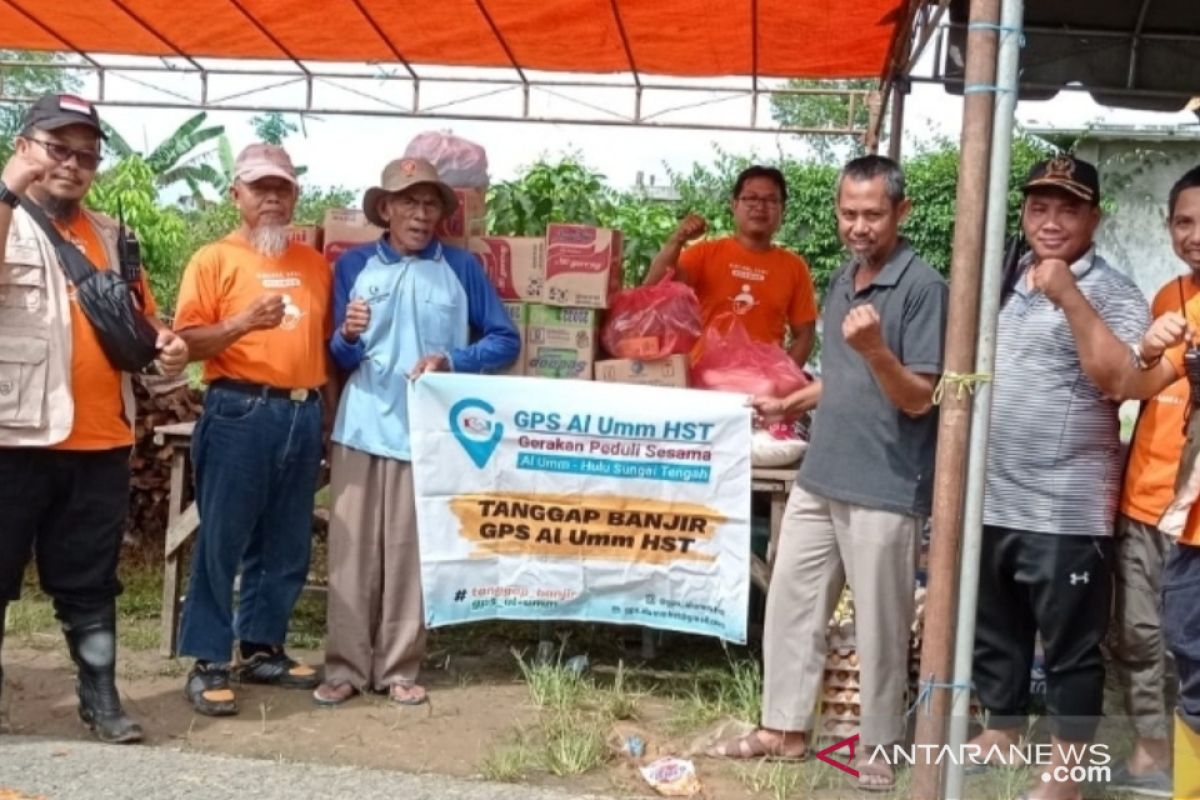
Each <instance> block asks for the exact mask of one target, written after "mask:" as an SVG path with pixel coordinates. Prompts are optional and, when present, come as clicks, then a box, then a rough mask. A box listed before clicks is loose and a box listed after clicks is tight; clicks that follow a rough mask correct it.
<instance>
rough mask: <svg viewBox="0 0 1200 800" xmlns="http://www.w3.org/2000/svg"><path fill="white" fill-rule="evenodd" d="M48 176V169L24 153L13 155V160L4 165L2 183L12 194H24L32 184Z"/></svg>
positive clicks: (1, 175) (0, 179)
mask: <svg viewBox="0 0 1200 800" xmlns="http://www.w3.org/2000/svg"><path fill="white" fill-rule="evenodd" d="M45 176H46V168H45V167H43V166H42V165H41V164H39V163H38V162H36V161H34V160H33V159H32V158H30V157H29V156H27V155H25V154H23V153H13V156H12V158H10V159H9V160H8V163H7V164H5V165H4V172H3V173H2V174H0V181H3V183H4V185H5V186H7V187H8V190H9V191H10V192H16V193H17V194H24V193H25V190H26V189H28V188H29V187H30V186H31V185H32V184H35V183H37V182H38V181H40V180H41V179H42V178H44V177H45Z"/></svg>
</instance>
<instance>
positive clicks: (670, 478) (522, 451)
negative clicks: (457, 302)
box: [409, 374, 750, 642]
mask: <svg viewBox="0 0 1200 800" xmlns="http://www.w3.org/2000/svg"><path fill="white" fill-rule="evenodd" d="M411 387H412V388H411V389H410V397H409V419H410V420H411V425H412V444H413V475H414V480H415V484H416V494H417V519H418V525H419V528H420V539H421V580H422V586H423V588H424V596H425V621H426V624H427V625H429V626H430V627H437V626H440V625H451V624H454V623H459V622H474V621H477V620H484V619H495V618H505V619H539V620H541V619H566V620H588V621H592V622H611V623H619V624H628V625H642V626H647V627H653V628H665V629H668V630H675V631H684V632H687V633H700V634H706V635H710V636H719V637H721V638H722V639H727V640H729V641H732V642H744V641H745V640H746V610H747V603H748V598H749V586H750V568H749V565H750V523H749V520H750V409H748V408H747V407H746V404H745V398H744V397H742V396H739V395H735V394H726V393H722V392H704V391H689V390H686V389H664V388H657V387H650V386H633V385H628V384H618V383H589V382H584V381H572V380H550V379H538V378H502V377H496V376H477V375H453V374H449V375H448V374H430V375H426V376H424V377H422V378H421V379H420V380H418V381H415V382H413V383H412V384H411Z"/></svg>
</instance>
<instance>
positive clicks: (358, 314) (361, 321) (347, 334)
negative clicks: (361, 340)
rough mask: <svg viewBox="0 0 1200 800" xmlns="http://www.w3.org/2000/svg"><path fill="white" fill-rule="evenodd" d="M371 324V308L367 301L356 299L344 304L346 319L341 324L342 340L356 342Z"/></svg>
mask: <svg viewBox="0 0 1200 800" xmlns="http://www.w3.org/2000/svg"><path fill="white" fill-rule="evenodd" d="M370 324H371V307H370V306H369V305H367V301H366V300H363V299H362V298H360V297H356V298H355V299H353V300H351V301H350V302H349V303H347V304H346V319H345V320H344V321H343V322H342V338H343V339H345V340H346V341H347V342H357V341H358V337H359V336H362V335H363V333H365V332H366V330H367V326H368V325H370Z"/></svg>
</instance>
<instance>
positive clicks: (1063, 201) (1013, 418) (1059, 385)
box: [973, 156, 1150, 800]
mask: <svg viewBox="0 0 1200 800" xmlns="http://www.w3.org/2000/svg"><path fill="white" fill-rule="evenodd" d="M1099 184H1100V181H1099V175H1098V174H1097V172H1096V168H1095V167H1094V166H1092V165H1091V164H1089V163H1087V162H1085V161H1080V160H1077V159H1075V158H1072V157H1070V156H1057V157H1055V158H1053V159H1050V160H1047V161H1043V162H1041V163H1040V164H1037V165H1036V166H1035V167H1034V168H1033V170H1032V171H1031V172H1030V174H1029V177H1028V179H1027V180H1026V182H1025V184H1024V186H1023V187H1022V189H1023V191H1024V193H1025V202H1024V205H1023V206H1022V211H1021V224H1022V228H1023V230H1024V233H1025V238H1026V239H1027V240H1028V242H1029V245H1030V248H1031V252H1030V253H1029V255H1027V256H1026V257H1025V258H1024V259H1023V260H1022V261H1021V262H1020V263H1019V265H1018V268H1017V272H1016V274H1015V276H1014V277H1015V278H1016V280H1015V283H1014V284H1013V288H1012V291H1011V294H1010V295H1009V296H1008V297H1007V298H1006V299H1005V302H1004V305H1003V307H1002V310H1001V312H1000V319H999V327H998V331H997V342H996V369H995V381H994V385H995V389H994V391H993V395H992V415H991V423H990V424H991V429H992V432H991V437H990V442H989V446H988V453H987V486H986V495H985V499H984V531H983V543H982V553H981V556H980V580H979V598H980V601H979V611H978V617H977V628H976V635H975V670H974V678H975V687H976V690H977V691H978V693H979V699H980V702H981V704H982V705H983V707H984V708H986V709H987V711H988V723H987V724H988V729H987V730H986V731H984V733H983V734H982V735H980V736H979V737H977V738H976V739H975V740H974V742H973V743H974V744H977V745H979V746H980V747H981V748H982V751H981V752H983V753H985V754H987V755H986V756H985V757H986V759H987V760H989V761H993V762H994V761H996V760H1004V756H1005V755H1007V754H1010V753H1011V752H1013V751H1012V749H1011V748H1012V747H1013V746H1016V745H1017V744H1018V743H1019V740H1020V735H1021V734H1022V733H1023V732H1024V731H1025V729H1026V714H1027V711H1028V705H1029V699H1030V698H1029V672H1030V667H1031V665H1032V661H1033V651H1034V641H1035V638H1036V637H1037V636H1038V635H1039V634H1040V635H1041V639H1042V645H1043V648H1044V651H1045V668H1046V711H1047V715H1048V716H1049V717H1050V728H1051V735H1052V738H1053V744H1054V745H1055V747H1053V748H1052V750H1051V756H1050V764H1049V765H1048V766H1047V768H1046V769H1047V772H1048V775H1049V777H1050V778H1053V777H1054V771H1055V769H1056V768H1057V767H1059V766H1071V765H1072V763H1073V762H1074V761H1075V759H1074V757H1073V754H1076V753H1079V752H1081V748H1071V747H1070V745H1071V744H1072V743H1084V742H1088V741H1091V739H1092V737H1093V736H1094V735H1095V730H1096V725H1097V723H1098V722H1099V718H1100V716H1101V714H1102V707H1103V695H1104V661H1103V657H1102V655H1101V651H1100V643H1101V642H1102V641H1103V639H1104V635H1105V630H1106V627H1107V624H1108V614H1109V598H1110V593H1111V580H1112V560H1113V547H1112V532H1113V518H1114V514H1115V511H1116V505H1117V498H1118V495H1119V493H1120V481H1121V455H1120V440H1119V428H1120V425H1119V421H1118V417H1117V401H1116V400H1115V399H1114V398H1117V397H1120V396H1122V395H1123V394H1124V393H1125V392H1126V391H1127V387H1126V386H1125V381H1124V378H1125V374H1126V372H1127V371H1126V370H1125V367H1126V366H1127V365H1128V364H1129V363H1130V362H1131V360H1132V358H1131V349H1130V348H1131V346H1133V345H1135V344H1136V343H1137V342H1138V341H1139V339H1140V338H1141V336H1142V334H1143V333H1144V332H1145V330H1146V328H1147V327H1148V326H1149V324H1150V314H1149V309H1148V308H1147V306H1146V300H1145V298H1143V297H1142V295H1141V293H1140V292H1139V291H1138V289H1137V287H1136V286H1135V285H1134V283H1133V281H1131V280H1130V279H1129V278H1127V277H1126V276H1125V275H1123V274H1121V273H1120V272H1118V271H1117V270H1115V269H1114V268H1113V267H1111V266H1110V265H1109V264H1108V263H1107V262H1106V261H1105V260H1104V259H1103V258H1101V257H1100V256H1099V255H1097V253H1096V250H1095V245H1094V235H1095V232H1096V227H1097V226H1098V225H1099V223H1100V207H1099V198H1100V185H1099ZM1097 330H1099V331H1102V332H1103V334H1104V336H1105V337H1107V340H1108V341H1109V342H1116V341H1119V342H1123V343H1124V344H1119V345H1117V347H1116V351H1117V356H1118V358H1117V360H1116V361H1115V362H1114V361H1113V360H1112V358H1111V353H1110V351H1111V348H1109V350H1108V351H1105V349H1104V348H1103V347H1101V346H1100V343H1101V341H1102V339H1101V337H1100V336H1099V335H1098V334H1097V333H1096V331H1097ZM1060 774H1061V773H1060ZM1030 797H1031V798H1037V799H1038V800H1045V799H1046V798H1077V797H1079V788H1078V786H1077V785H1076V784H1074V783H1072V782H1069V781H1054V780H1047V779H1043V781H1042V782H1039V783H1038V785H1037V786H1036V787H1035V789H1034V791H1033V792H1032V793H1031V794H1030Z"/></svg>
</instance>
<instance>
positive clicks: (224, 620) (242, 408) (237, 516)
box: [179, 384, 321, 663]
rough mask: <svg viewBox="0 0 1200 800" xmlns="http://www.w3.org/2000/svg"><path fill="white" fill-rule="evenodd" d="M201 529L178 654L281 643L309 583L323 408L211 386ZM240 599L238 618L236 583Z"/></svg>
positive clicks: (197, 462) (198, 439)
mask: <svg viewBox="0 0 1200 800" xmlns="http://www.w3.org/2000/svg"><path fill="white" fill-rule="evenodd" d="M192 465H193V467H194V469H195V474H196V503H197V505H198V508H199V511H200V532H199V535H198V536H197V541H196V550H195V552H194V553H193V555H192V573H191V580H190V581H189V583H188V587H187V599H186V601H185V603H184V607H183V621H182V623H181V629H180V642H179V651H180V654H181V655H185V656H192V657H194V658H198V659H203V660H205V661H216V662H221V663H224V662H227V661H228V660H229V658H230V655H231V652H232V650H233V642H234V636H235V632H236V637H237V639H238V640H239V641H243V642H254V643H256V644H268V645H282V644H283V642H284V639H285V638H286V636H287V626H288V620H289V619H290V618H291V616H292V609H293V607H294V606H295V605H296V600H297V599H299V597H300V592H301V591H302V590H303V588H304V582H305V578H306V577H307V576H308V562H309V556H310V554H311V550H312V511H313V494H314V493H315V492H316V488H317V485H316V484H317V476H318V473H319V471H320V466H321V406H320V402H319V401H318V400H316V399H315V398H312V399H309V400H308V401H306V402H303V403H295V402H293V401H291V400H288V399H286V398H274V397H263V396H256V395H250V394H244V393H242V392H239V391H234V390H231V389H225V388H221V386H220V385H219V384H214V385H213V386H211V387H209V389H208V392H207V394H206V395H205V398H204V414H203V416H201V417H200V421H199V422H198V423H197V424H196V431H195V434H194V435H193V437H192ZM239 566H240V567H241V572H242V585H241V600H240V602H239V604H238V610H237V619H236V622H235V620H234V614H233V582H234V576H235V575H236V574H237V572H238V567H239Z"/></svg>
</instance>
